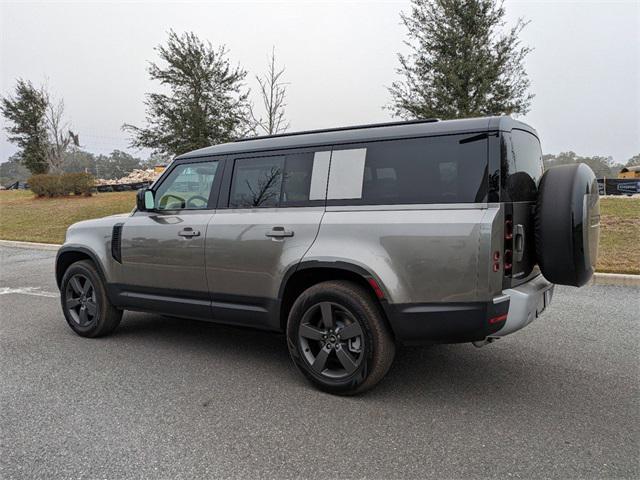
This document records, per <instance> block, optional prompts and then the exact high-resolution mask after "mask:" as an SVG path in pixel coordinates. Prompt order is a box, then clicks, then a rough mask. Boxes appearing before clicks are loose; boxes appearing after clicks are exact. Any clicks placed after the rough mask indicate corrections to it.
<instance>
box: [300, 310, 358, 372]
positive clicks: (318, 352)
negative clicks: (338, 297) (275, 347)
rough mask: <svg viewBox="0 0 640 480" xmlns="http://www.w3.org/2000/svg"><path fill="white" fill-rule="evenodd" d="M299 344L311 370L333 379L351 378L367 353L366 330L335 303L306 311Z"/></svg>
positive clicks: (301, 325)
mask: <svg viewBox="0 0 640 480" xmlns="http://www.w3.org/2000/svg"><path fill="white" fill-rule="evenodd" d="M298 342H299V344H300V347H301V351H302V353H303V355H304V357H305V359H306V360H307V362H308V363H309V365H310V367H311V369H312V370H313V371H314V372H315V373H317V374H320V375H323V376H325V377H330V378H343V377H347V376H349V375H351V374H352V373H353V372H355V371H356V370H357V368H358V367H359V366H360V364H361V363H362V360H363V358H364V354H365V353H364V352H365V337H364V332H363V331H362V327H361V326H360V324H359V323H358V321H357V320H356V319H355V317H354V316H353V315H352V314H351V312H349V311H348V310H347V309H346V308H344V307H343V306H341V305H338V304H337V303H333V302H320V303H317V304H315V305H313V306H312V307H310V308H309V309H308V310H307V311H306V312H305V314H304V315H303V317H302V321H301V322H300V326H299V327H298Z"/></svg>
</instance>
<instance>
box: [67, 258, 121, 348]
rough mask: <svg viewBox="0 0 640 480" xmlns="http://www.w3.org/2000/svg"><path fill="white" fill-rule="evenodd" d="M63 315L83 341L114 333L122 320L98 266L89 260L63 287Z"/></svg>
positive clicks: (76, 265)
mask: <svg viewBox="0 0 640 480" xmlns="http://www.w3.org/2000/svg"><path fill="white" fill-rule="evenodd" d="M60 301H61V304H62V312H63V313H64V317H65V319H66V320H67V323H68V324H69V326H70V327H71V329H72V330H73V331H74V332H76V333H77V334H78V335H80V336H81V337H91V338H94V337H101V336H104V335H108V334H110V333H111V332H113V331H114V330H115V329H116V328H117V327H118V325H119V324H120V320H121V319H122V310H118V309H117V308H115V307H114V306H113V305H112V304H111V302H109V298H108V297H107V291H106V288H105V286H104V283H103V282H102V279H101V278H100V275H99V273H98V271H97V270H96V267H95V265H94V264H93V263H92V262H91V261H89V260H81V261H79V262H76V263H74V264H72V265H71V266H70V267H69V268H68V269H67V271H66V272H64V276H63V277H62V283H61V286H60Z"/></svg>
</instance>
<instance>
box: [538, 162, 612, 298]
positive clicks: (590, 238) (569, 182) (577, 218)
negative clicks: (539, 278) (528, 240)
mask: <svg viewBox="0 0 640 480" xmlns="http://www.w3.org/2000/svg"><path fill="white" fill-rule="evenodd" d="M535 218H536V220H535V222H536V227H535V228H536V231H535V237H536V255H537V257H538V264H539V265H540V270H541V271H542V274H543V275H544V277H545V278H546V279H547V280H549V281H550V282H552V283H557V284H560V285H573V286H575V287H580V286H582V285H584V284H585V283H587V282H588V281H589V279H590V278H591V276H592V275H593V272H594V270H595V266H596V259H597V257H598V241H599V237H600V197H599V195H598V183H597V181H596V177H595V175H594V174H593V171H592V170H591V169H590V168H589V167H588V166H587V165H585V164H582V163H580V164H575V165H563V166H560V167H553V168H550V169H549V170H547V171H546V172H545V173H544V175H543V176H542V179H541V180H540V185H539V187H538V200H537V204H536V217H535Z"/></svg>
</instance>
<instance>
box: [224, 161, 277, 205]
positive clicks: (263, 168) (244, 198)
mask: <svg viewBox="0 0 640 480" xmlns="http://www.w3.org/2000/svg"><path fill="white" fill-rule="evenodd" d="M283 169H284V156H277V157H262V158H239V159H237V160H236V161H235V164H234V168H233V179H232V181H231V194H230V196H229V207H231V208H260V207H277V206H278V205H279V203H280V190H281V187H282V177H283Z"/></svg>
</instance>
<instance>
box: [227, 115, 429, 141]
mask: <svg viewBox="0 0 640 480" xmlns="http://www.w3.org/2000/svg"><path fill="white" fill-rule="evenodd" d="M439 121H440V119H439V118H425V119H420V120H403V121H400V122H386V123H370V124H365V125H352V126H348V127H334V128H321V129H318V130H303V131H301V132H285V133H277V134H275V135H260V136H258V137H244V138H238V139H237V140H234V142H247V141H249V140H264V139H266V138H280V137H293V136H296V135H310V134H313V133H328V132H342V131H345V130H363V129H365V128H379V127H396V126H399V125H413V124H416V123H433V122H439Z"/></svg>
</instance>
